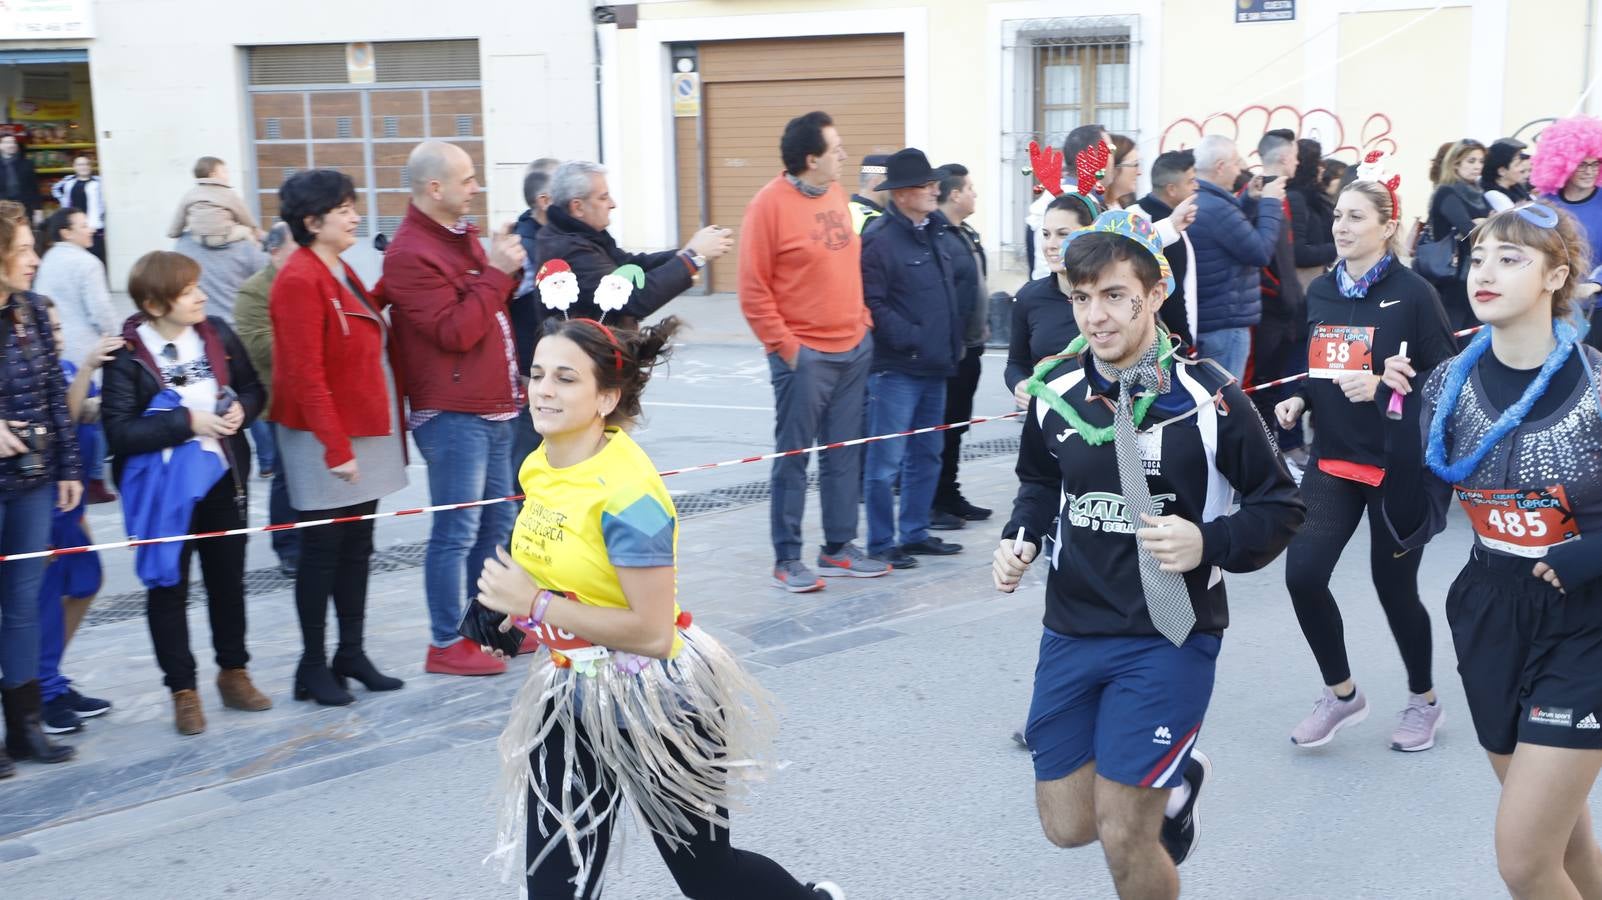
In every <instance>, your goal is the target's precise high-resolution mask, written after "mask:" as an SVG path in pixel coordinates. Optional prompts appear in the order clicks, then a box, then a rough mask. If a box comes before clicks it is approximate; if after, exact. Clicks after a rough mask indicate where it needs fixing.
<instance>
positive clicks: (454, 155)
mask: <svg viewBox="0 0 1602 900" xmlns="http://www.w3.org/2000/svg"><path fill="white" fill-rule="evenodd" d="M406 171H407V174H408V176H409V177H410V180H411V187H412V203H411V206H409V207H408V208H407V210H406V218H405V219H404V220H403V221H402V222H401V226H400V228H398V229H396V231H395V237H394V239H393V240H391V241H390V242H389V247H388V249H387V250H386V251H385V253H384V291H385V293H386V295H387V296H388V297H389V300H390V303H391V304H392V305H393V312H392V315H393V317H394V323H393V325H394V336H395V349H396V351H397V356H398V358H399V360H400V367H399V368H400V376H401V390H402V391H403V392H404V393H405V394H406V399H407V402H408V403H409V404H410V405H411V414H410V416H409V417H408V418H407V427H409V428H410V429H411V430H412V435H413V437H414V438H416V440H417V446H418V449H420V450H422V451H423V459H424V460H425V461H426V462H427V463H428V492H429V499H430V501H431V502H433V503H435V504H441V503H463V502H467V501H471V500H480V499H487V498H492V497H506V496H509V495H511V494H514V493H516V492H517V490H516V485H514V484H513V483H512V478H511V461H510V457H511V451H512V420H513V419H515V418H516V417H517V411H518V408H519V407H520V406H521V405H522V402H523V401H522V396H521V395H522V392H523V388H522V385H521V379H520V377H519V372H518V371H517V349H516V345H515V344H514V342H513V338H512V325H511V320H510V318H509V316H508V313H507V302H508V301H509V300H510V299H511V296H512V289H513V288H514V287H516V286H517V279H516V278H515V276H516V275H517V273H518V272H519V271H520V270H521V269H522V268H523V263H524V252H523V246H522V244H521V243H520V242H519V241H518V238H517V236H516V235H514V234H512V233H511V229H510V226H508V227H507V228H504V229H502V230H501V231H499V232H497V233H496V235H495V237H494V239H493V240H492V241H491V244H490V251H489V255H488V257H487V258H486V256H485V253H484V248H483V247H482V246H481V245H480V243H479V239H478V229H477V228H476V227H475V226H474V225H473V224H472V223H471V222H469V221H468V219H467V215H468V211H469V209H470V208H471V206H472V203H473V198H474V197H475V196H476V195H478V193H479V192H480V191H482V190H483V188H481V187H480V186H479V184H478V177H477V173H475V172H474V171H473V160H472V158H471V157H469V156H468V155H467V153H466V151H464V150H462V149H461V148H460V147H457V146H455V145H453V144H447V143H444V142H441V141H425V142H424V143H422V144H419V145H417V148H416V149H415V150H413V151H412V154H411V156H410V157H408V158H407V160H406ZM514 514H515V509H514V507H513V506H512V504H510V503H495V504H491V505H489V506H481V507H473V508H470V509H461V510H452V511H449V512H441V513H435V514H434V521H433V528H432V530H431V531H430V533H429V539H428V554H427V556H426V557H424V560H423V582H424V589H425V591H426V593H427V595H428V619H429V629H430V631H431V635H430V645H429V648H428V659H427V663H426V665H425V666H424V669H425V671H429V672H434V673H437V674H441V675H498V674H500V673H501V672H504V671H506V666H505V664H504V663H501V662H498V661H496V660H495V659H493V658H491V657H489V656H487V655H485V654H483V653H480V652H479V650H478V648H477V647H475V646H474V645H473V644H472V643H471V642H469V641H464V640H462V639H461V638H460V637H458V636H457V634H456V625H457V622H458V621H459V620H460V619H461V612H462V600H463V590H464V588H466V590H467V591H468V592H469V593H468V595H467V597H466V599H467V600H468V602H472V599H473V598H472V594H471V591H472V588H471V587H468V586H470V585H473V584H476V583H477V582H478V575H479V572H480V570H482V569H483V567H484V560H485V559H487V558H489V557H490V556H492V555H493V554H494V552H495V548H496V547H499V546H502V545H504V544H505V543H506V541H507V538H508V537H509V536H510V535H511V531H512V520H513V516H514Z"/></svg>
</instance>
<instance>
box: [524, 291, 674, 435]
mask: <svg viewBox="0 0 1602 900" xmlns="http://www.w3.org/2000/svg"><path fill="white" fill-rule="evenodd" d="M682 325H683V322H681V321H680V320H679V317H678V316H668V317H667V318H665V319H663V320H662V321H660V322H658V323H656V324H655V325H647V326H645V327H644V328H641V329H640V330H638V331H633V330H630V329H627V328H613V327H612V326H610V325H603V324H602V323H600V322H597V321H595V320H594V319H548V320H546V323H545V334H544V335H543V337H564V338H567V339H568V340H570V341H572V342H573V343H575V344H577V345H578V348H579V349H580V350H583V351H584V355H585V356H588V357H589V358H590V362H592V363H593V364H594V365H595V383H596V385H597V386H598V387H599V388H600V389H601V390H603V391H617V392H618V393H619V399H618V403H617V408H616V409H614V410H612V414H611V415H609V416H607V417H606V424H607V425H609V426H614V427H618V428H629V427H632V426H633V425H634V423H635V421H637V420H638V419H639V417H640V395H641V394H643V393H645V385H646V383H647V382H649V381H650V380H651V374H652V373H653V372H654V371H656V367H657V366H659V365H661V364H663V363H665V362H667V360H668V357H669V356H670V355H671V353H672V347H671V346H669V342H670V341H671V340H672V339H673V336H674V335H675V334H678V332H679V329H680V327H682Z"/></svg>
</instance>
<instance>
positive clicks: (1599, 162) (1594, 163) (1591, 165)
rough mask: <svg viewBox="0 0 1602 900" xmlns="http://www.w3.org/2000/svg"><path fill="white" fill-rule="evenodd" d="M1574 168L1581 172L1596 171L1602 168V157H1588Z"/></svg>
mask: <svg viewBox="0 0 1602 900" xmlns="http://www.w3.org/2000/svg"><path fill="white" fill-rule="evenodd" d="M1574 168H1575V170H1576V171H1580V172H1595V171H1597V170H1598V169H1602V159H1588V160H1585V161H1583V162H1581V163H1580V164H1579V165H1578V166H1575V167H1574Z"/></svg>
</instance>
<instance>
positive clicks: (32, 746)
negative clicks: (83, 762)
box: [0, 681, 78, 763]
mask: <svg viewBox="0 0 1602 900" xmlns="http://www.w3.org/2000/svg"><path fill="white" fill-rule="evenodd" d="M0 701H3V703H4V706H5V719H6V752H7V753H9V754H10V755H11V758H12V759H18V760H22V759H32V760H37V761H38V762H42V763H59V762H66V761H67V760H69V759H72V757H73V756H74V755H75V754H76V753H77V752H78V751H77V750H74V749H73V748H71V747H68V746H66V745H64V744H56V743H52V742H51V740H50V738H48V737H46V736H45V732H44V722H43V721H42V720H41V719H40V715H39V714H40V706H41V702H40V699H39V682H37V681H30V682H28V683H27V684H21V685H18V686H16V687H14V688H0Z"/></svg>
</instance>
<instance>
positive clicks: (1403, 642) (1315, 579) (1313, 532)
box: [1285, 465, 1434, 694]
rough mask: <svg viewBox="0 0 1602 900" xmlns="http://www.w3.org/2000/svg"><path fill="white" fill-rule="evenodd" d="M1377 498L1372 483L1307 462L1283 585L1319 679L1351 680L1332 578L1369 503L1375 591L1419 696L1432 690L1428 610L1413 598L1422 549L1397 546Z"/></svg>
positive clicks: (1411, 686) (1412, 687) (1409, 685)
mask: <svg viewBox="0 0 1602 900" xmlns="http://www.w3.org/2000/svg"><path fill="white" fill-rule="evenodd" d="M1380 496H1381V494H1380V489H1379V488H1377V487H1369V486H1368V485H1366V484H1359V483H1358V482H1355V481H1348V480H1346V479H1344V478H1336V477H1335V476H1333V475H1327V474H1325V473H1324V472H1322V471H1320V470H1319V469H1318V467H1317V466H1312V465H1310V466H1308V468H1307V474H1306V476H1304V477H1303V478H1302V500H1303V501H1305V502H1306V504H1307V519H1306V521H1305V522H1304V523H1303V524H1302V528H1301V530H1300V531H1298V532H1297V533H1296V537H1295V538H1293V539H1292V540H1291V544H1290V549H1289V551H1288V552H1287V553H1286V556H1285V587H1286V588H1287V589H1289V590H1290V595H1291V602H1292V603H1293V604H1294V605H1295V607H1296V619H1297V620H1298V621H1299V622H1301V625H1302V634H1303V635H1305V636H1306V637H1307V645H1308V646H1309V647H1311V648H1312V650H1313V658H1314V659H1316V660H1318V669H1319V672H1320V673H1322V675H1323V676H1324V683H1325V684H1326V685H1331V684H1340V683H1341V682H1343V681H1345V680H1347V679H1349V678H1351V677H1352V670H1351V666H1350V664H1349V663H1348V661H1347V658H1346V632H1345V627H1344V626H1343V625H1342V623H1341V611H1340V607H1338V606H1337V605H1336V604H1335V597H1334V595H1333V594H1331V593H1330V590H1329V581H1330V577H1331V576H1332V575H1333V574H1334V572H1335V563H1336V561H1337V560H1339V559H1340V556H1341V552H1342V551H1343V550H1345V549H1346V543H1347V542H1348V541H1350V540H1351V539H1352V535H1353V533H1355V532H1356V531H1357V523H1358V520H1359V519H1361V518H1362V517H1363V511H1364V509H1365V508H1366V509H1367V510H1368V534H1369V566H1370V568H1371V569H1372V571H1373V576H1374V590H1375V592H1376V593H1378V594H1379V601H1380V606H1381V607H1383V608H1384V609H1385V618H1386V619H1387V620H1389V621H1390V624H1391V634H1392V636H1394V637H1395V638H1396V648H1397V649H1398V650H1400V651H1401V653H1402V664H1403V665H1404V666H1406V667H1407V689H1408V690H1409V691H1412V692H1413V693H1415V694H1423V693H1426V692H1428V691H1429V690H1430V689H1431V688H1432V687H1434V683H1433V682H1432V680H1431V678H1430V654H1431V651H1432V649H1433V645H1432V644H1431V639H1430V614H1429V612H1428V611H1426V610H1425V609H1424V604H1423V603H1422V602H1420V600H1419V598H1418V567H1419V563H1420V562H1421V561H1422V559H1423V556H1424V551H1423V549H1422V548H1421V549H1418V550H1414V551H1411V552H1408V553H1403V552H1402V548H1401V547H1398V546H1397V544H1396V540H1395V538H1393V537H1392V536H1391V533H1390V529H1389V528H1387V527H1386V526H1385V520H1384V515H1383V513H1382V512H1381V510H1380ZM1398 554H1400V555H1398Z"/></svg>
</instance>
